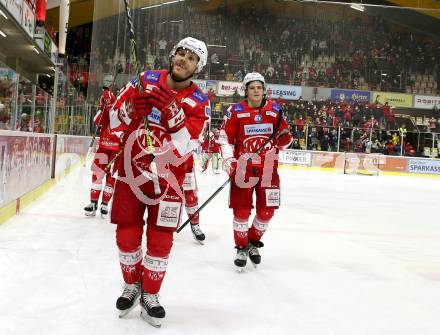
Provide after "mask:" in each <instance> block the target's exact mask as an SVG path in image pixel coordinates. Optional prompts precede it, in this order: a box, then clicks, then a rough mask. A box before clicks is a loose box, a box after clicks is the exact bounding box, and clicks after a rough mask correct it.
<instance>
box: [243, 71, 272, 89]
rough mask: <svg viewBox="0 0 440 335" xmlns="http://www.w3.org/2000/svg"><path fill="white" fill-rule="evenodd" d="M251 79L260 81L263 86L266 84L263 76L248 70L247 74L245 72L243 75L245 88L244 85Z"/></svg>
mask: <svg viewBox="0 0 440 335" xmlns="http://www.w3.org/2000/svg"><path fill="white" fill-rule="evenodd" d="M252 81H260V82H261V83H263V87H264V86H265V85H266V81H265V80H264V77H263V76H262V75H261V74H260V73H258V72H249V73H248V74H246V75H245V76H244V79H243V86H244V88H246V86H247V85H248V84H249V83H250V82H252Z"/></svg>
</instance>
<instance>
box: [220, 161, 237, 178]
mask: <svg viewBox="0 0 440 335" xmlns="http://www.w3.org/2000/svg"><path fill="white" fill-rule="evenodd" d="M223 171H225V172H226V173H227V174H228V175H229V177H233V176H234V175H235V172H236V171H237V160H236V159H235V158H234V157H230V158H226V159H225V160H224V161H223Z"/></svg>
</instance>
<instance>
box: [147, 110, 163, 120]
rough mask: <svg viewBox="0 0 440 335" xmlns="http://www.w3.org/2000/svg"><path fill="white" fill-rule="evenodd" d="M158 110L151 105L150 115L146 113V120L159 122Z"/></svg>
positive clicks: (159, 114)
mask: <svg viewBox="0 0 440 335" xmlns="http://www.w3.org/2000/svg"><path fill="white" fill-rule="evenodd" d="M161 114H162V113H161V112H160V110H158V109H157V108H156V107H153V109H152V110H151V113H150V115H148V121H150V122H154V123H160V116H161Z"/></svg>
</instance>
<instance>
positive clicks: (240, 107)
mask: <svg viewBox="0 0 440 335" xmlns="http://www.w3.org/2000/svg"><path fill="white" fill-rule="evenodd" d="M232 111H233V112H242V111H244V107H243V105H241V104H237V105H233V106H232Z"/></svg>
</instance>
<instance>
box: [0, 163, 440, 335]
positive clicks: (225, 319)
mask: <svg viewBox="0 0 440 335" xmlns="http://www.w3.org/2000/svg"><path fill="white" fill-rule="evenodd" d="M280 174H281V178H282V207H281V209H280V210H279V211H278V212H276V215H275V217H274V219H273V221H272V222H271V224H270V226H269V229H268V230H267V233H266V235H265V236H264V238H263V241H264V243H265V245H266V246H265V247H264V248H263V249H261V254H262V264H261V265H260V267H259V268H258V269H257V270H255V269H253V268H252V266H250V265H249V264H248V267H247V268H246V271H245V272H244V273H241V274H239V273H236V272H235V270H234V268H233V258H234V254H235V249H234V248H233V235H232V223H231V221H232V213H231V210H230V209H228V208H227V197H228V191H227V190H223V192H222V193H221V194H220V195H219V196H218V197H217V198H216V199H215V200H214V201H213V202H212V203H211V204H210V205H209V206H208V207H207V208H205V210H203V211H202V214H201V223H202V228H203V230H204V231H205V233H206V235H207V241H206V244H205V245H204V246H201V245H198V244H196V243H195V242H194V241H193V239H192V236H191V234H190V230H189V229H185V230H184V231H183V232H182V233H180V234H178V235H176V236H175V243H174V247H173V250H172V254H171V257H170V262H169V266H168V272H167V275H166V277H165V281H164V283H163V286H162V290H161V295H160V301H161V303H162V304H163V306H164V307H165V309H166V312H167V317H166V319H165V321H164V324H163V326H162V328H161V329H159V330H158V329H155V328H153V327H151V326H150V325H148V324H147V323H145V322H144V321H142V320H141V319H140V317H139V307H137V308H136V309H134V310H133V311H132V312H131V313H130V314H129V315H128V316H127V317H126V318H125V319H118V317H117V312H116V308H115V301H116V298H117V297H118V296H119V294H120V293H121V292H122V290H121V287H122V285H121V280H122V276H121V274H120V269H119V263H118V253H117V249H116V245H115V238H114V230H115V227H114V226H113V225H112V224H110V223H109V222H108V221H106V220H103V219H101V218H99V217H96V218H86V217H85V216H84V214H83V207H84V206H85V205H86V204H87V203H88V197H89V189H88V187H89V185H90V180H89V172H88V171H87V170H86V169H84V168H79V169H78V170H76V171H74V172H73V173H72V174H71V175H69V176H68V177H67V178H66V179H64V180H62V181H61V182H60V183H59V184H58V185H57V186H55V187H54V188H53V189H52V190H50V191H49V192H48V193H46V194H45V195H44V196H43V197H42V198H40V200H38V201H37V202H36V203H34V204H33V205H31V206H29V207H27V208H26V209H25V210H24V212H23V213H21V214H20V215H17V216H15V217H13V218H12V219H11V220H9V221H8V222H6V223H5V224H3V225H0V269H1V273H0V334H1V335H15V334H26V335H31V334H32V335H37V334H38V335H40V334H41V335H52V334H53V335H60V334H63V335H69V334H75V335H80V334H81V335H85V334H93V335H97V334H103V335H130V334H133V335H134V334H136V335H139V334H153V333H156V334H163V335H165V334H191V335H196V334H203V335H208V334H209V335H210V334H222V335H223V334H227V335H232V334H240V335H244V334H251V335H257V334H295V335H312V334H322V335H331V334H337V335H362V334H365V335H394V334H395V335H425V334H426V335H427V334H429V335H438V334H440V222H439V214H438V213H439V212H438V208H439V205H438V204H439V201H440V179H418V178H410V177H390V176H380V177H370V176H354V175H339V174H330V173H323V172H311V171H299V170H281V171H280ZM198 178H199V179H198V182H199V186H200V192H199V199H200V202H203V200H204V199H206V198H207V197H208V195H209V194H210V193H212V191H213V190H214V189H215V188H216V187H217V186H218V185H221V183H222V182H223V181H224V180H225V176H224V175H220V176H214V175H213V174H212V173H211V172H209V173H208V174H205V175H200V174H199V175H198Z"/></svg>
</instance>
